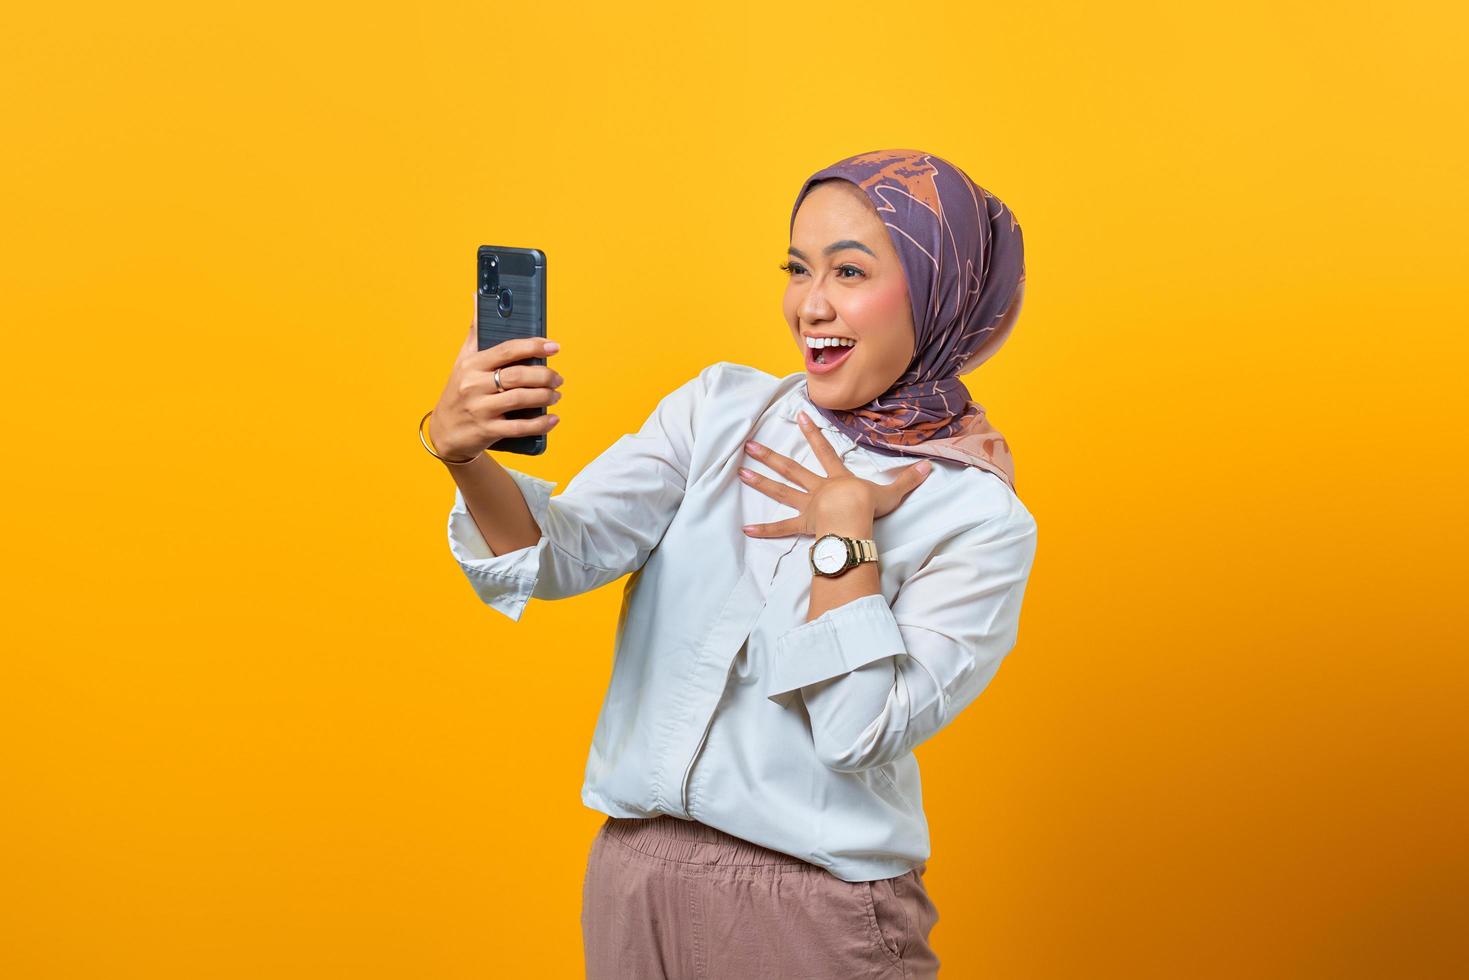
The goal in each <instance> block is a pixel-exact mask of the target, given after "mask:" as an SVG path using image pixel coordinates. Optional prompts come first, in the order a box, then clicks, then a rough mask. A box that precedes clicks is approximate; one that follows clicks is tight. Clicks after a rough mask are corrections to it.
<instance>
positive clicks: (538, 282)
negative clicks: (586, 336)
mask: <svg viewBox="0 0 1469 980" xmlns="http://www.w3.org/2000/svg"><path fill="white" fill-rule="evenodd" d="M475 277H476V286H475V301H476V302H475V308H476V310H477V311H478V312H477V315H476V319H475V326H476V327H477V328H478V333H479V349H480V350H484V349H485V348H487V347H494V346H495V345H496V344H498V343H501V342H503V341H506V340H513V339H515V338H517V337H545V336H546V253H545V252H542V251H541V250H540V249H538V248H510V247H508V246H496V245H481V246H480V247H479V254H478V256H477V257H476V262H475ZM512 363H515V364H545V363H546V359H545V358H544V357H529V358H524V359H522V360H519V361H514V362H512ZM545 414H546V406H544V405H533V406H531V407H530V408H517V409H515V410H513V411H510V412H506V413H505V417H506V418H507V419H533V418H536V417H537V416H541V415H545ZM490 449H491V450H492V451H497V452H504V453H521V454H522V455H525V456H539V455H540V454H541V453H543V452H545V451H546V433H544V432H542V433H540V434H538V435H533V436H511V437H507V438H504V439H501V440H500V441H498V442H496V443H495V444H494V445H493V446H491V447H490Z"/></svg>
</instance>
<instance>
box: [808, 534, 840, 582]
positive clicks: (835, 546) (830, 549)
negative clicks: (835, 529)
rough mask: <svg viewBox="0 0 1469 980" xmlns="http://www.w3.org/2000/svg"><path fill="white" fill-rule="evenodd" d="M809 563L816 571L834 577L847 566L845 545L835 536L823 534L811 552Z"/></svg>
mask: <svg viewBox="0 0 1469 980" xmlns="http://www.w3.org/2000/svg"><path fill="white" fill-rule="evenodd" d="M811 561H812V563H814V564H815V565H816V569H817V571H820V572H824V573H825V574H827V575H835V574H836V573H837V572H839V571H841V570H842V567H843V566H844V565H846V564H847V545H846V543H845V542H844V541H842V539H841V538H839V537H837V536H836V535H835V534H824V535H822V536H821V537H820V538H818V539H817V541H816V545H815V547H814V548H812V550H811Z"/></svg>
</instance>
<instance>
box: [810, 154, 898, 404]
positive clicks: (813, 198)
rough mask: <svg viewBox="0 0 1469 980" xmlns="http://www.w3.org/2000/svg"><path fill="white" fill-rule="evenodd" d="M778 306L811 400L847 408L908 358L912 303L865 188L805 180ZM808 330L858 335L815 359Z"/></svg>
mask: <svg viewBox="0 0 1469 980" xmlns="http://www.w3.org/2000/svg"><path fill="white" fill-rule="evenodd" d="M783 268H785V269H786V270H787V271H788V273H789V277H790V281H789V284H788V285H787V286H786V291H785V300H784V302H783V304H782V305H783V308H784V310H785V318H786V323H787V324H789V325H790V328H791V332H792V334H793V335H794V336H795V340H796V343H797V344H798V345H799V347H800V350H801V353H802V356H803V357H804V358H805V364H806V387H807V389H808V390H809V392H810V396H811V401H812V402H813V403H814V404H817V405H820V406H821V407H823V408H832V409H853V408H858V407H860V406H862V405H865V404H867V403H868V402H870V401H872V400H873V399H874V398H876V397H877V396H878V395H881V394H882V393H883V392H884V391H887V390H888V388H890V387H892V384H893V382H894V381H896V380H898V377H899V376H900V375H901V374H902V373H903V372H904V371H906V370H907V369H908V365H909V363H910V362H912V360H913V344H914V340H913V337H914V333H913V310H912V307H911V305H910V304H909V300H908V280H907V277H906V276H904V274H903V264H902V261H901V260H900V259H899V258H898V253H897V250H896V249H895V248H893V243H892V239H890V238H889V237H888V230H887V227H886V226H885V225H884V224H883V223H882V221H881V219H879V218H878V216H877V212H876V211H875V210H874V209H873V207H872V204H871V202H870V201H868V200H867V195H866V194H864V193H863V192H862V190H861V188H859V187H857V186H856V185H855V184H852V183H851V182H849V181H845V180H831V181H825V182H822V183H819V184H817V185H816V186H815V187H813V188H811V190H810V192H809V193H807V195H806V197H805V199H804V200H802V201H801V207H800V209H799V210H797V212H796V221H795V224H794V225H793V226H792V228H791V246H790V259H789V262H788V264H787V265H786V266H783ZM808 337H839V338H844V339H845V340H847V341H856V343H855V344H853V345H852V346H851V347H850V348H847V347H839V346H828V347H825V348H824V349H822V350H821V351H820V354H821V357H822V359H823V360H824V361H825V362H826V364H822V363H821V362H819V361H816V360H815V355H816V354H817V353H818V352H817V351H816V350H813V349H811V348H810V346H809V344H808V343H807V338H808Z"/></svg>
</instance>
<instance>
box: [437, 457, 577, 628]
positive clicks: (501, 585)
mask: <svg viewBox="0 0 1469 980" xmlns="http://www.w3.org/2000/svg"><path fill="white" fill-rule="evenodd" d="M504 470H505V472H507V473H509V474H510V476H511V478H512V479H513V480H514V481H515V485H516V487H517V488H518V489H519V490H520V494H521V496H522V497H524V498H525V503H526V506H528V507H529V508H530V512H531V516H533V517H534V518H535V520H536V525H537V526H538V527H540V529H541V538H540V540H539V541H537V542H536V543H535V544H532V545H527V546H525V547H524V548H517V549H516V550H514V551H507V552H505V553H504V554H503V555H497V554H495V553H494V552H493V551H492V550H490V546H489V544H488V543H486V542H485V539H484V535H482V534H481V533H480V530H479V526H478V525H477V524H475V523H474V517H473V516H472V515H471V514H470V513H469V508H468V506H467V505H466V504H465V502H464V494H463V492H461V491H460V490H459V488H458V487H457V486H456V487H455V488H454V505H453V507H452V508H450V510H449V551H450V552H451V553H452V554H453V555H454V560H455V561H457V562H458V563H459V567H460V568H461V569H463V571H464V574H465V575H466V576H467V577H468V578H469V584H470V585H471V586H473V588H474V591H475V594H476V595H478V596H479V598H480V600H481V601H483V602H484V603H485V604H486V605H488V606H489V607H490V608H491V609H494V610H497V611H498V612H501V613H504V614H505V615H506V616H509V617H510V618H511V619H512V620H514V621H516V622H519V621H520V616H521V613H522V612H524V610H525V605H526V603H527V602H529V601H530V598H531V594H532V593H533V592H534V591H535V587H536V581H537V580H538V579H539V577H540V571H541V558H542V556H543V555H544V553H545V551H546V549H547V548H549V547H550V538H549V537H547V535H546V512H547V511H548V510H549V509H550V501H551V491H552V490H553V489H555V487H556V483H555V482H554V481H552V480H542V479H541V478H540V477H536V476H531V475H530V474H529V473H522V472H520V471H519V470H513V469H511V468H510V467H508V466H506V467H504Z"/></svg>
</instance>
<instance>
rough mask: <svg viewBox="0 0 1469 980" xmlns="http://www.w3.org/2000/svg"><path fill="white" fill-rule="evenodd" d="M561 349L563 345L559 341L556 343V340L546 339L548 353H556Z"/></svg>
mask: <svg viewBox="0 0 1469 980" xmlns="http://www.w3.org/2000/svg"><path fill="white" fill-rule="evenodd" d="M560 349H561V345H560V344H558V343H556V341H554V340H548V341H546V352H547V353H549V354H554V353H556V352H557V351H558V350H560Z"/></svg>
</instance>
